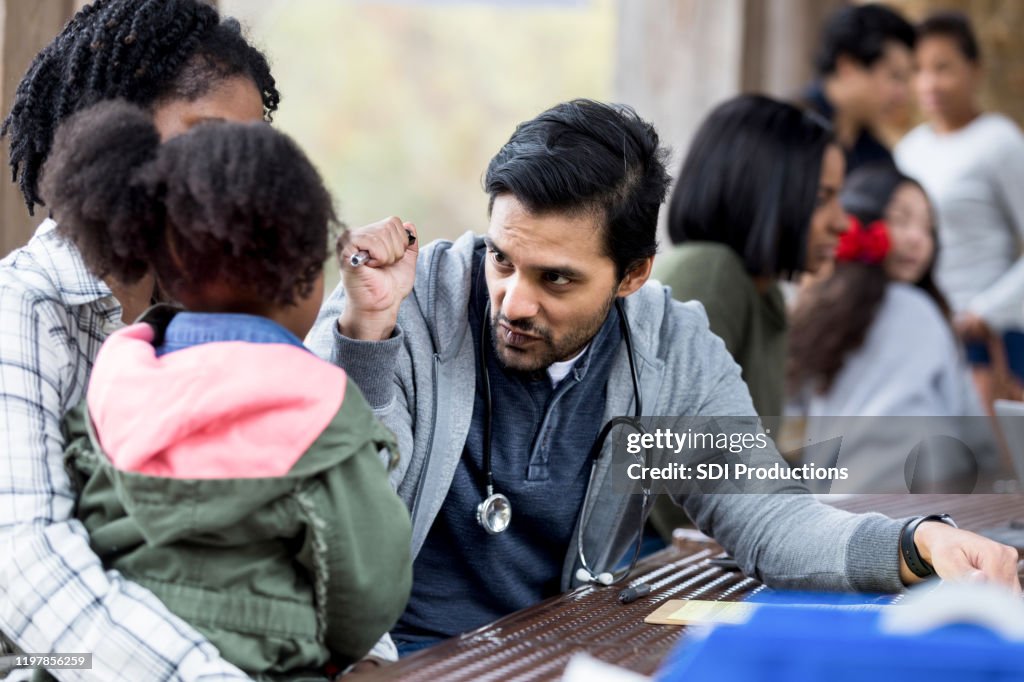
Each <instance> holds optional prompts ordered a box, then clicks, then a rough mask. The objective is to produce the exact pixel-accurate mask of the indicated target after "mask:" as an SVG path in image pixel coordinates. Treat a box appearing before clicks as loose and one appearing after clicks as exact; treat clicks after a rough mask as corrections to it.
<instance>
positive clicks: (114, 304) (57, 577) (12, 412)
mask: <svg viewBox="0 0 1024 682" xmlns="http://www.w3.org/2000/svg"><path fill="white" fill-rule="evenodd" d="M54 227H55V224H54V223H53V221H50V220H47V221H46V222H44V223H43V224H42V225H41V226H40V227H39V229H38V230H37V232H36V235H35V237H34V238H33V239H32V240H31V241H30V242H29V243H28V244H27V245H26V246H25V247H24V248H22V249H19V250H17V251H15V252H13V253H12V254H10V255H9V256H7V257H6V258H5V259H3V260H2V261H0V632H2V633H3V634H4V635H6V636H7V637H8V638H9V639H10V640H11V641H12V642H13V643H14V645H15V646H17V647H18V648H19V649H20V650H21V651H23V652H25V653H35V654H44V653H91V654H93V667H92V670H59V671H54V672H53V673H52V674H54V675H56V676H57V677H58V678H60V679H62V680H104V682H111V681H114V680H131V681H132V682H136V681H137V680H225V679H229V680H239V679H243V680H244V679H248V678H247V677H246V676H245V675H244V674H243V673H241V671H239V670H238V669H237V668H235V667H234V666H232V665H231V664H229V663H227V662H226V661H224V660H223V659H222V658H221V657H220V654H219V653H218V651H217V650H216V649H215V648H214V647H213V646H212V645H211V644H210V643H209V642H207V641H206V639H205V638H204V637H203V636H202V635H200V634H199V633H197V632H196V631H195V630H194V629H193V628H192V627H191V626H189V625H188V624H187V623H185V622H184V621H182V620H181V619H179V618H178V617H176V616H175V615H173V614H172V613H171V612H170V611H168V610H167V608H166V607H165V606H164V605H163V603H161V602H160V601H159V600H158V599H157V598H156V597H155V596H153V594H152V593H150V592H149V591H148V590H145V589H143V588H141V587H139V586H138V585H135V584H133V583H131V582H129V581H127V580H125V579H124V578H123V577H122V576H121V575H120V574H118V573H117V572H116V571H105V570H104V569H103V565H102V564H101V562H100V560H99V558H97V557H96V555H95V554H94V553H93V552H92V550H91V549H90V548H89V537H88V534H87V533H86V532H85V529H84V528H83V527H82V524H81V523H80V522H79V521H78V520H76V519H75V518H74V516H73V514H74V503H75V495H74V492H73V490H72V488H71V482H70V479H69V477H68V475H67V473H66V472H65V470H64V463H63V450H64V441H63V437H62V435H61V427H60V424H61V418H62V416H63V415H64V413H65V412H66V411H67V410H68V409H70V408H71V407H72V406H74V405H75V404H76V403H77V402H79V401H80V400H81V398H82V397H83V395H84V394H85V389H86V386H87V382H88V377H89V371H90V370H91V369H92V364H93V360H94V359H95V357H96V353H97V351H98V350H99V347H100V344H101V343H102V342H103V340H104V339H105V338H106V337H107V335H108V334H110V333H111V332H112V331H114V330H115V329H117V328H118V327H120V326H121V306H120V304H119V303H118V301H117V299H115V298H114V296H113V294H112V293H111V291H110V289H109V288H108V287H107V286H106V284H104V283H103V282H102V281H101V280H98V279H97V278H96V277H94V276H93V275H91V274H90V273H89V272H88V270H87V269H86V267H85V264H84V263H83V262H82V258H81V256H80V254H79V253H78V251H77V249H76V248H75V247H74V246H73V245H72V244H69V243H67V242H65V241H63V240H62V239H61V238H60V236H59V235H58V234H57V232H56V230H54V229H53V228H54ZM12 679H13V677H12Z"/></svg>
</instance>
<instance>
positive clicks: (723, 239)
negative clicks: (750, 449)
mask: <svg viewBox="0 0 1024 682" xmlns="http://www.w3.org/2000/svg"><path fill="white" fill-rule="evenodd" d="M844 167H845V164H844V161H843V152H842V150H841V149H840V148H839V146H838V145H837V144H836V143H835V141H834V139H833V137H832V133H831V132H830V131H829V129H828V127H827V125H826V124H824V123H823V122H821V121H820V120H819V119H818V118H817V117H815V116H814V115H813V114H808V113H805V112H803V111H801V110H800V109H798V108H796V107H794V106H793V105H790V104H786V103H783V102H779V101H776V100H773V99H769V98H767V97H762V96H757V95H741V96H739V97H736V98H734V99H731V100H729V101H727V102H725V103H724V104H722V105H720V106H718V107H717V108H716V109H715V110H714V111H712V113H711V114H710V115H709V116H708V118H707V119H706V120H705V121H704V123H703V124H702V125H701V127H700V129H699V130H698V131H697V135H696V136H695V137H694V140H693V143H692V145H691V146H690V151H689V153H688V154H687V156H686V160H685V161H684V162H683V167H682V170H681V171H680V173H679V178H678V179H677V181H676V187H675V190H674V192H673V194H672V199H671V203H670V205H669V216H668V229H669V235H670V237H671V238H672V242H673V244H675V245H676V246H675V248H673V249H672V250H671V251H669V252H667V253H664V254H661V255H659V256H658V257H657V259H656V261H655V267H654V277H655V278H657V279H659V280H661V282H662V283H664V284H666V285H668V286H669V287H671V288H672V296H673V297H674V298H676V299H677V300H680V301H691V300H696V301H700V302H701V303H702V304H703V305H704V310H705V311H706V312H707V315H708V321H709V323H710V325H711V331H712V332H714V333H715V334H716V335H717V336H719V337H721V339H722V340H723V341H724V342H725V346H726V348H727V349H728V350H729V352H730V353H731V354H732V356H733V358H734V359H735V360H736V362H737V364H739V366H740V369H741V370H742V373H743V380H744V381H745V382H746V383H747V386H748V387H749V389H750V395H751V398H752V399H753V401H754V408H755V409H756V410H757V413H758V414H760V415H762V416H773V417H777V416H779V415H781V414H782V408H783V399H784V393H785V378H784V377H785V364H786V328H787V322H786V307H785V302H784V301H783V296H782V292H781V291H780V289H779V286H778V283H777V281H778V279H779V278H780V277H790V276H792V275H794V274H796V273H799V272H816V271H818V270H819V269H820V268H821V267H822V266H823V265H824V264H826V263H828V262H830V261H831V259H832V254H833V252H834V251H835V246H836V243H837V240H838V238H839V235H840V234H842V232H843V230H845V229H846V218H845V216H844V214H843V211H842V208H841V207H840V205H839V191H840V189H841V187H842V184H843V174H844ZM683 522H685V517H684V516H683V513H682V510H681V509H679V508H677V507H675V506H674V505H673V504H672V503H671V501H670V500H669V499H668V498H667V497H664V496H663V497H662V498H660V499H659V500H658V502H657V503H655V506H654V510H653V512H652V514H651V523H652V524H653V525H654V527H655V528H656V529H658V531H659V532H660V534H661V535H662V537H665V538H667V537H669V536H670V534H671V530H672V528H673V527H675V526H676V525H678V524H679V523H683Z"/></svg>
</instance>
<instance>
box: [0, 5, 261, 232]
mask: <svg viewBox="0 0 1024 682" xmlns="http://www.w3.org/2000/svg"><path fill="white" fill-rule="evenodd" d="M235 76H244V77H248V78H251V79H252V80H253V82H254V83H255V85H256V87H257V89H258V90H259V91H260V95H261V97H262V99H263V111H264V118H265V119H266V120H268V121H269V120H270V118H271V115H272V114H273V112H274V111H275V110H276V109H277V106H278V103H279V102H280V99H281V97H280V94H279V93H278V91H277V87H276V85H275V83H274V78H273V76H271V74H270V66H269V65H268V63H267V59H266V57H265V56H264V55H263V54H262V53H261V52H260V51H259V50H257V49H256V48H254V47H253V46H252V45H250V44H249V43H248V42H247V41H246V39H245V37H244V36H243V35H242V32H241V27H240V26H239V24H238V22H237V21H235V20H234V19H227V20H224V21H221V18H220V15H219V14H218V13H217V10H216V9H214V8H213V7H211V6H210V5H208V4H206V3H204V2H201V1H200V0H96V2H94V3H92V4H91V5H86V6H85V7H84V8H82V10H80V11H79V12H78V13H77V14H76V15H75V16H74V18H73V19H72V20H71V21H70V22H68V24H67V26H65V27H64V30H63V31H61V33H60V34H59V35H58V36H57V37H56V38H54V40H53V42H51V43H50V44H49V45H47V46H46V47H45V48H43V50H42V51H41V52H40V53H39V54H38V55H36V58H35V59H34V60H33V61H32V64H31V65H30V66H29V68H28V71H27V72H26V73H25V76H24V78H22V80H21V83H20V84H19V85H18V89H17V91H16V92H15V95H14V103H13V105H12V107H11V111H10V113H9V114H8V116H7V118H6V119H5V120H4V122H3V127H2V128H0V135H9V136H10V147H11V151H10V154H11V156H10V165H11V170H12V173H13V179H14V180H15V181H17V182H18V185H19V187H20V188H21V193H22V195H24V197H25V203H26V205H27V206H28V210H29V213H32V212H33V209H34V207H35V205H36V204H38V205H40V206H43V205H45V204H44V202H43V200H42V198H41V197H40V195H39V187H38V185H39V176H40V172H41V167H42V165H43V163H44V162H45V161H46V158H47V156H48V155H49V153H50V146H51V145H52V144H53V136H54V133H55V131H56V130H57V128H58V126H59V125H60V124H61V122H62V121H63V120H64V119H65V118H67V117H68V116H70V115H71V114H73V113H75V112H76V111H79V110H81V109H83V108H85V107H88V106H90V105H92V104H95V103H97V102H99V101H102V100H107V99H113V98H121V99H124V100H127V101H129V102H132V103H134V104H137V105H139V106H140V107H144V108H151V107H152V106H153V105H154V104H158V103H160V102H161V101H166V100H173V99H185V100H189V101H191V100H195V99H197V98H199V97H201V96H203V95H205V94H206V93H207V92H209V91H210V89H211V88H213V87H215V86H216V85H217V84H218V83H221V82H223V81H224V80H225V79H227V78H231V77H235Z"/></svg>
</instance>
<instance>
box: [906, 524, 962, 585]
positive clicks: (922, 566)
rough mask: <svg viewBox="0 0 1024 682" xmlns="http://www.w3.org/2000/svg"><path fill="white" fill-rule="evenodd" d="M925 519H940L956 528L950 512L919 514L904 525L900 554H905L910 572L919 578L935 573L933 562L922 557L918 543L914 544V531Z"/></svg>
mask: <svg viewBox="0 0 1024 682" xmlns="http://www.w3.org/2000/svg"><path fill="white" fill-rule="evenodd" d="M925 521H939V522H940V523H944V524H946V525H947V526H953V528H956V523H954V521H953V517H951V516H950V515H949V514H931V515H930V516H918V517H917V518H914V519H911V520H910V521H909V522H908V523H907V525H905V526H903V530H902V531H900V554H902V555H903V560H904V561H906V562H907V568H909V569H910V572H911V573H913V574H914V575H916V576H917V577H918V578H928V577H930V576H933V575H935V569H934V568H932V566H931V564H929V563H928V562H927V561H925V560H924V559H922V558H921V555H920V554H919V553H918V551H917V545H915V544H914V533H915V532H916V531H917V527H918V526H920V525H921V524H922V523H924V522H925Z"/></svg>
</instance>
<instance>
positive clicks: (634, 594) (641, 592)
mask: <svg viewBox="0 0 1024 682" xmlns="http://www.w3.org/2000/svg"><path fill="white" fill-rule="evenodd" d="M650 593H651V586H650V585H648V584H647V583H640V584H639V585H634V586H633V587H627V588H626V589H624V590H623V591H622V592H619V603H620V604H632V603H633V602H635V601H636V600H637V599H640V598H641V597H646V596H647V595H649V594H650Z"/></svg>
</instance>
